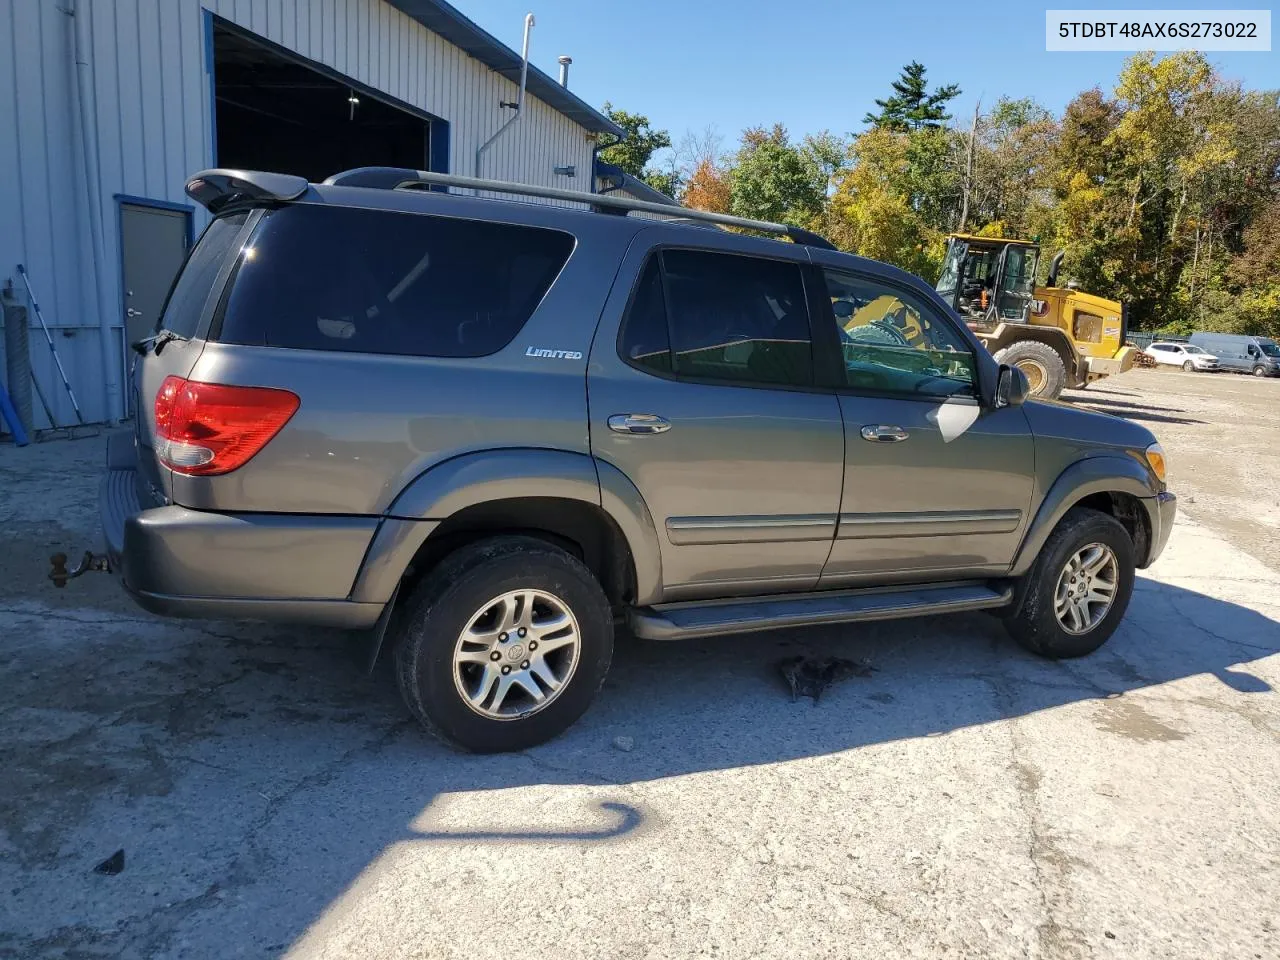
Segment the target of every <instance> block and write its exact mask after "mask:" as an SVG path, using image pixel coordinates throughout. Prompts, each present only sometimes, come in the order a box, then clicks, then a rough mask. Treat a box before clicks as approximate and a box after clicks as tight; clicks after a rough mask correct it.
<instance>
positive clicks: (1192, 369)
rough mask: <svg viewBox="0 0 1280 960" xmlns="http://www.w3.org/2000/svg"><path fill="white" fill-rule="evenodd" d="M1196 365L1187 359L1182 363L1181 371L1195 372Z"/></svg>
mask: <svg viewBox="0 0 1280 960" xmlns="http://www.w3.org/2000/svg"><path fill="white" fill-rule="evenodd" d="M1195 369H1196V365H1195V364H1194V363H1192V362H1191V361H1190V360H1188V361H1187V362H1186V363H1184V364H1183V365H1182V371H1183V373H1195Z"/></svg>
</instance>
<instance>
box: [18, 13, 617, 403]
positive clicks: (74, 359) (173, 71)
mask: <svg viewBox="0 0 1280 960" xmlns="http://www.w3.org/2000/svg"><path fill="white" fill-rule="evenodd" d="M79 2H80V6H81V9H82V11H83V12H84V15H87V16H88V18H89V22H90V29H91V36H92V50H91V52H90V56H89V59H90V63H91V68H92V76H93V87H94V101H95V103H94V108H95V109H94V115H95V117H96V123H97V143H96V144H95V149H96V156H97V160H98V166H99V174H100V197H101V203H102V218H103V220H102V223H103V233H104V234H105V241H106V260H105V263H104V264H103V270H104V272H105V278H104V282H105V284H106V286H107V287H108V293H107V302H108V303H109V304H111V305H112V308H113V309H114V310H115V311H116V315H115V316H113V317H112V320H113V323H115V325H116V328H117V337H118V339H119V337H121V336H122V334H119V332H118V331H119V328H120V321H121V317H120V316H119V314H120V309H121V308H120V307H119V306H118V305H119V304H120V303H121V291H120V252H119V246H120V245H119V219H118V212H117V204H116V201H115V199H114V197H115V195H117V194H127V195H131V196H137V197H146V198H150V199H154V200H167V201H171V202H178V203H186V202H188V201H187V197H186V196H185V194H184V193H183V185H184V184H185V182H186V179H187V177H188V176H189V175H190V174H192V173H194V172H195V171H197V170H200V169H203V168H205V167H209V166H212V165H213V148H212V134H211V125H212V117H211V116H210V106H211V101H210V78H209V74H208V67H209V65H208V64H207V63H206V62H205V57H206V54H205V35H204V19H203V17H204V14H203V11H204V10H205V9H208V10H210V11H211V12H213V13H214V14H216V15H218V16H220V17H223V18H225V19H226V20H229V21H231V22H233V23H235V24H237V25H239V26H241V27H243V28H245V29H247V30H250V31H252V32H253V33H256V34H258V35H260V36H263V37H265V38H267V39H269V40H272V41H274V42H275V43H278V44H280V45H281V46H283V47H287V48H289V49H290V50H293V51H296V52H297V53H298V54H300V55H301V56H303V57H306V58H308V59H310V60H315V61H318V62H320V63H322V64H324V65H325V66H327V67H329V68H331V69H333V70H336V71H338V72H340V73H342V74H345V75H346V76H349V77H351V78H353V79H355V80H357V81H359V82H361V83H364V84H366V85H368V86H370V87H373V88H375V89H377V90H380V91H382V92H385V93H387V94H388V95H389V96H391V97H393V98H395V99H397V100H402V101H404V102H405V103H408V104H411V105H413V106H415V107H417V108H419V109H420V110H424V111H426V112H428V113H431V114H433V115H435V116H438V117H441V118H442V119H444V120H447V121H448V122H449V125H450V153H451V156H450V170H451V172H454V173H460V174H465V175H468V176H470V175H473V174H474V172H475V152H476V149H477V147H479V146H480V144H482V143H483V142H484V141H485V140H486V139H488V138H489V137H490V136H491V135H492V134H493V132H494V131H496V130H497V129H498V127H499V126H500V125H501V124H502V123H503V122H504V121H505V120H506V119H507V118H508V117H509V116H510V115H511V114H510V111H509V110H501V109H499V107H498V102H499V101H500V100H506V101H513V100H515V99H516V91H517V88H516V85H515V84H514V83H512V82H511V81H509V80H507V79H506V78H504V77H502V76H499V75H498V74H497V73H495V72H494V71H493V70H491V69H490V68H489V67H488V66H486V65H485V64H483V63H481V62H480V61H478V60H476V59H474V58H473V57H471V56H469V55H468V54H466V53H464V52H463V51H462V50H460V49H458V48H457V47H455V46H453V45H452V44H450V43H449V42H448V41H446V40H444V39H443V38H441V37H439V36H437V35H436V34H434V33H432V32H430V31H429V30H427V29H426V28H424V27H423V26H421V25H420V24H419V23H417V22H416V21H415V20H412V19H411V18H409V17H408V16H407V15H405V14H403V13H401V12H400V11H399V10H396V9H395V8H393V7H391V6H390V5H389V4H387V3H384V2H382V0H203V2H202V0H79ZM66 6H67V4H66V3H65V0H0V130H2V131H6V135H4V136H0V283H3V278H4V277H7V276H10V275H12V276H13V277H14V279H15V283H16V281H17V272H16V269H15V264H17V263H18V262H22V263H25V264H26V266H27V268H28V270H29V271H31V273H32V276H33V280H34V281H35V283H36V284H37V290H36V293H37V295H38V297H39V299H40V302H41V305H42V307H44V310H45V318H46V320H47V321H48V322H49V323H50V325H51V326H57V327H59V328H61V331H60V332H59V331H55V342H56V343H57V346H58V352H59V355H60V356H61V357H62V359H63V364H64V366H66V368H67V373H68V375H69V376H70V378H71V380H72V384H73V386H75V387H76V388H77V397H78V399H79V400H80V404H81V407H82V408H83V409H84V411H85V414H86V418H87V419H90V420H104V419H107V418H108V417H107V411H106V410H105V391H104V387H103V376H102V372H101V363H102V361H101V357H100V345H99V341H98V335H97V333H96V332H95V330H96V326H97V316H98V312H97V306H96V304H97V299H98V298H97V292H96V291H95V290H94V286H93V270H92V246H91V244H90V240H89V225H88V219H87V215H86V210H87V205H86V203H85V199H84V176H83V167H82V163H81V156H80V147H79V136H80V134H79V123H78V117H77V114H76V99H75V89H76V83H75V72H74V70H75V68H74V63H73V60H74V58H73V32H74V27H73V24H72V18H71V17H70V16H68V15H67V14H66V13H63V12H62V9H60V8H63V9H65V8H66ZM534 43H535V45H536V43H537V33H536V31H535V33H534ZM592 146H593V143H592V141H590V140H589V139H588V133H587V131H586V130H585V129H583V128H582V127H580V126H579V125H578V124H577V123H575V122H574V121H572V120H570V119H569V118H568V117H566V116H564V115H563V114H561V113H560V112H559V111H557V110H556V109H555V108H553V107H551V106H549V105H547V104H545V103H543V102H542V101H541V100H538V99H537V98H536V97H533V96H527V97H526V100H525V117H524V119H523V120H521V121H520V122H519V123H518V124H516V125H515V126H514V127H513V128H512V129H511V130H510V131H509V132H508V133H507V134H505V135H504V137H503V139H502V140H499V141H498V143H496V144H494V146H493V147H492V148H491V149H490V150H489V152H488V154H486V156H485V160H484V167H483V169H482V170H481V175H482V176H486V177H494V178H499V179H510V180H518V181H522V182H525V183H537V184H545V185H551V186H559V187H564V188H568V189H575V188H576V189H581V190H583V191H584V192H588V191H590V189H591V184H592V182H593V178H592V169H591V167H592V158H593V151H592ZM565 165H571V166H574V167H576V168H577V177H575V178H573V179H570V178H567V177H563V176H556V175H555V174H554V173H553V168H554V167H556V166H565ZM206 219H207V218H206V217H205V216H204V215H203V212H202V211H199V210H197V211H196V213H195V230H196V232H197V233H199V230H200V229H201V228H202V227H203V225H204V223H205V221H206ZM32 320H33V322H34V317H33V318H32ZM32 332H33V333H34V334H36V335H37V336H39V331H38V330H33V331H32ZM32 344H33V346H32V360H33V366H34V367H35V368H36V372H37V375H38V376H39V378H40V383H41V385H42V387H43V389H44V391H45V393H46V396H48V397H49V399H50V402H51V403H53V404H54V410H55V415H56V416H57V418H58V419H59V421H60V422H62V423H64V424H65V423H69V422H71V420H72V412H71V407H70V404H69V402H68V401H67V400H66V397H65V395H64V394H63V392H62V391H61V389H58V390H54V388H53V385H54V384H55V383H56V382H57V379H56V372H55V371H54V369H53V366H52V361H51V359H50V358H49V357H48V350H47V349H46V348H45V347H44V346H43V338H41V339H40V340H39V342H37V340H36V339H35V338H33V340H32ZM117 349H118V350H119V351H120V352H121V353H123V350H124V347H123V343H122V342H120V343H118V344H117ZM0 351H2V346H0ZM0 369H3V368H2V367H0ZM36 406H37V408H38V407H39V403H38V402H37V403H36ZM120 412H121V411H120V410H119V409H117V410H114V411H110V416H111V417H118V416H119V415H120ZM37 420H38V421H40V423H39V425H40V426H43V425H44V422H43V417H42V416H40V415H39V414H38V415H37Z"/></svg>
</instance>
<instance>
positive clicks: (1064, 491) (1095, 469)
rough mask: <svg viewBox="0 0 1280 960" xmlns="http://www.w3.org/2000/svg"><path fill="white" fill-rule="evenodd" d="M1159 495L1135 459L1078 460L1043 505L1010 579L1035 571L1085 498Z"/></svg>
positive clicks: (1105, 456) (1103, 456)
mask: <svg viewBox="0 0 1280 960" xmlns="http://www.w3.org/2000/svg"><path fill="white" fill-rule="evenodd" d="M1159 492H1160V491H1159V490H1157V489H1155V488H1154V487H1153V486H1152V484H1151V478H1150V476H1149V475H1148V473H1147V471H1146V469H1145V468H1144V467H1143V466H1142V464H1140V463H1138V461H1137V460H1135V459H1133V458H1132V457H1127V456H1124V455H1122V454H1101V455H1099V456H1095V457H1086V458H1085V459H1084V460H1077V461H1076V462H1075V463H1072V464H1071V465H1070V466H1068V467H1067V468H1066V469H1065V470H1063V471H1062V473H1060V474H1058V479H1057V480H1055V481H1054V482H1053V485H1052V486H1051V487H1050V488H1049V492H1048V493H1047V494H1045V497H1044V499H1043V500H1042V501H1041V502H1040V508H1039V509H1038V510H1037V511H1036V515H1035V518H1034V519H1033V520H1032V521H1031V525H1030V526H1029V527H1027V532H1026V534H1025V535H1024V536H1023V538H1022V545H1021V546H1020V547H1019V548H1018V553H1017V555H1016V556H1015V557H1014V560H1013V565H1012V566H1011V567H1010V569H1009V573H1010V575H1011V576H1015V577H1020V576H1023V575H1024V574H1025V573H1026V572H1027V571H1028V570H1030V569H1031V565H1032V564H1033V563H1035V559H1036V557H1038V556H1039V555H1040V549H1041V548H1042V547H1043V546H1044V544H1045V541H1046V540H1048V539H1049V534H1051V533H1052V532H1053V528H1054V527H1056V526H1057V525H1058V521H1060V520H1061V519H1062V518H1063V517H1064V516H1065V515H1066V513H1067V511H1068V510H1070V509H1071V508H1072V507H1074V506H1075V505H1076V504H1077V503H1079V502H1080V501H1081V500H1083V499H1084V498H1085V497H1087V496H1089V495H1091V494H1094V493H1128V494H1131V495H1133V496H1135V497H1138V498H1139V499H1142V500H1150V499H1151V498H1153V497H1155V496H1156V495H1157V494H1158V493H1159Z"/></svg>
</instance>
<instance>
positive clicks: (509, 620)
mask: <svg viewBox="0 0 1280 960" xmlns="http://www.w3.org/2000/svg"><path fill="white" fill-rule="evenodd" d="M402 622H403V627H402V628H401V634H400V636H399V637H398V638H397V641H398V642H397V644H396V678H397V681H398V683H399V686H400V693H401V696H403V697H404V701H405V703H406V704H407V705H408V707H409V709H410V711H411V712H412V713H413V715H414V716H415V717H417V719H418V720H419V721H420V722H421V723H422V725H423V726H424V727H426V729H427V730H428V731H429V732H430V733H432V734H433V735H435V736H437V737H439V738H441V739H443V740H445V741H447V742H449V743H452V744H454V745H456V746H459V747H462V748H463V749H465V750H470V751H473V752H475V753H501V752H505V751H509V750H523V749H525V748H527V747H532V746H536V745H537V744H540V743H544V742H545V741H547V740H550V739H551V738H553V737H555V736H558V735H559V734H561V733H563V732H564V731H565V730H566V729H568V727H569V726H570V725H572V724H573V723H574V721H576V720H577V719H578V718H579V717H580V716H582V714H583V713H584V712H585V711H586V709H587V707H588V706H590V705H591V701H592V700H593V699H594V697H595V695H596V692H597V691H598V690H599V689H600V686H601V684H602V683H603V682H604V678H605V674H606V673H607V672H608V670H609V662H610V660H611V659H612V657H613V618H612V616H611V614H610V611H609V602H608V600H607V599H606V598H605V595H604V591H603V590H601V589H600V584H599V583H598V582H597V581H596V579H595V577H593V576H592V575H591V571H590V570H588V569H587V568H586V567H585V566H584V565H583V564H582V562H581V561H579V560H578V559H577V558H576V557H574V556H572V555H571V554H569V553H567V552H565V551H564V550H561V549H559V548H558V547H556V546H553V545H551V544H549V543H546V542H544V541H541V540H537V539H534V538H531V537H495V538H493V539H489V540H483V541H480V542H478V543H474V544H471V545H469V546H466V547H462V548H461V549H459V550H458V551H457V552H455V553H453V554H451V555H450V556H449V557H447V558H446V559H445V560H444V561H442V562H441V563H440V565H439V566H437V567H436V568H435V569H434V570H432V571H431V572H430V573H429V574H428V575H427V576H426V577H425V578H424V579H423V581H422V582H421V583H420V584H419V585H418V587H417V588H416V589H415V590H414V591H413V593H412V595H411V597H410V599H409V604H408V610H407V614H406V616H405V618H404V620H403V621H402Z"/></svg>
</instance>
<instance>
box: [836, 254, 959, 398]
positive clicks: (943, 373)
mask: <svg viewBox="0 0 1280 960" xmlns="http://www.w3.org/2000/svg"><path fill="white" fill-rule="evenodd" d="M823 276H824V278H825V279H826V284H827V295H828V296H829V297H830V298H831V306H832V310H833V312H834V314H835V318H836V327H837V332H838V333H839V336H840V346H841V350H842V352H843V354H844V372H845V383H846V384H847V385H848V386H850V387H853V388H855V389H859V390H867V391H872V392H877V393H899V394H909V395H913V396H926V397H952V396H976V395H977V392H978V390H977V383H978V377H977V361H976V359H975V357H974V355H973V352H972V350H970V348H969V344H968V343H967V342H966V341H965V340H964V339H963V338H962V337H961V336H960V335H959V333H957V332H956V331H955V330H953V329H952V328H951V327H950V326H948V325H947V324H946V323H945V322H944V321H943V320H942V319H941V318H939V317H938V316H937V315H936V314H934V313H933V311H932V310H931V309H929V308H928V307H925V306H924V305H922V303H921V302H920V301H919V300H917V299H916V297H915V296H914V295H913V294H911V293H908V292H906V291H904V290H901V289H899V288H898V287H892V286H889V285H888V284H885V283H882V282H881V281H878V280H875V279H873V278H871V277H862V276H858V275H856V274H847V273H841V272H840V271H836V270H824V271H823Z"/></svg>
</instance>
